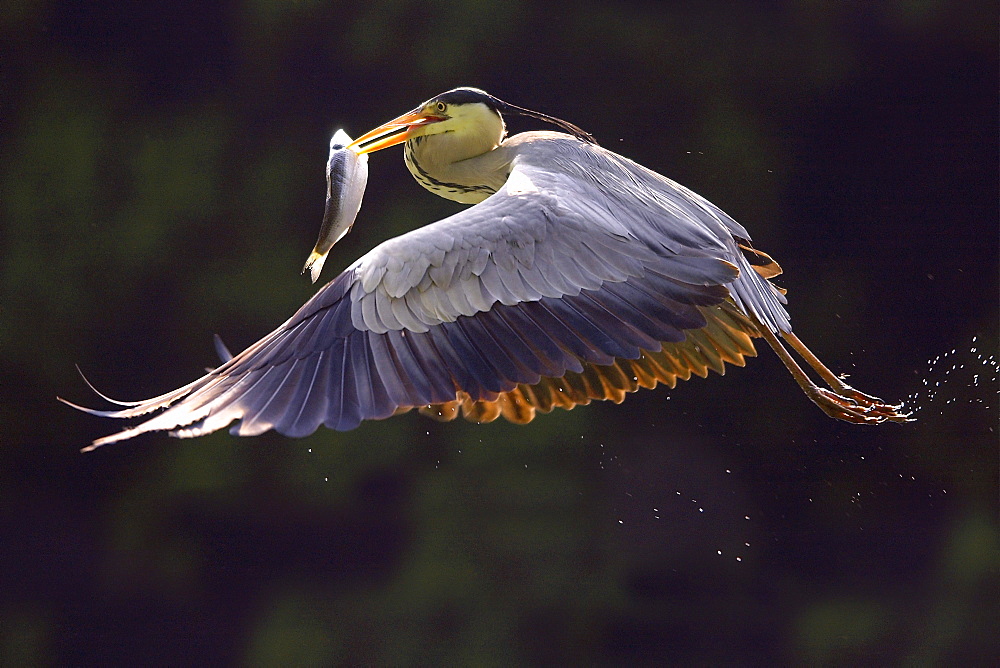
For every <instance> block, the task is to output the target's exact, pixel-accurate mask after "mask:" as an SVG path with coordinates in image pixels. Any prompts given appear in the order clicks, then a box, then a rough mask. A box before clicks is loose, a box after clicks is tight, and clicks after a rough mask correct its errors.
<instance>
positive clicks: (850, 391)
mask: <svg viewBox="0 0 1000 668" xmlns="http://www.w3.org/2000/svg"><path fill="white" fill-rule="evenodd" d="M781 338H783V339H785V341H787V342H788V345H790V346H791V347H792V350H794V351H795V352H797V353H798V354H799V356H800V357H801V358H802V359H804V360H805V361H806V363H808V364H809V366H811V367H812V368H813V369H815V370H816V373H818V374H819V377H820V378H822V379H823V382H825V383H826V384H827V385H829V386H830V388H831V389H833V390H834V391H835V392H837V394H842V395H844V396H846V397H850V398H851V399H854V400H855V401H857V402H858V403H859V404H863V405H874V404H884V403H885V402H884V401H882V400H881V399H879V398H878V397H873V396H870V395H868V394H865V393H864V392H862V391H860V390H856V389H854V388H853V387H851V386H850V385H848V384H847V383H845V382H844V380H843V379H842V378H840V377H839V376H837V375H836V374H835V373H833V372H832V371H830V369H828V368H827V367H826V365H825V364H823V363H822V362H820V361H819V358H818V357H816V355H814V354H813V352H812V351H811V350H809V349H808V348H806V345H805V344H804V343H802V340H801V339H799V337H797V336H795V334H793V333H792V332H782V333H781ZM893 408H900V406H893Z"/></svg>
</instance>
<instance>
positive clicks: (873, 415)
mask: <svg viewBox="0 0 1000 668" xmlns="http://www.w3.org/2000/svg"><path fill="white" fill-rule="evenodd" d="M845 389H846V390H847V391H846V392H845V393H844V394H838V393H837V392H834V391H832V390H827V389H825V388H822V387H817V386H813V388H812V391H807V392H806V395H807V396H808V397H809V398H810V399H811V400H812V402H813V403H814V404H816V405H817V406H819V407H820V409H821V410H822V411H823V412H824V413H826V414H827V415H829V416H830V417H832V418H837V419H838V420H844V421H845V422H853V423H854V424H878V423H880V422H887V421H888V422H912V421H913V419H912V418H911V417H910V414H909V413H903V412H902V408H903V407H902V405H901V404H899V405H893V404H887V403H886V402H884V401H883V400H881V399H879V398H878V397H873V396H870V395H868V394H865V393H864V392H860V391H858V390H855V389H854V388H852V387H846V388H845Z"/></svg>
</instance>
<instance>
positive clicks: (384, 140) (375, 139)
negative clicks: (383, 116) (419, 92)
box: [347, 109, 445, 155]
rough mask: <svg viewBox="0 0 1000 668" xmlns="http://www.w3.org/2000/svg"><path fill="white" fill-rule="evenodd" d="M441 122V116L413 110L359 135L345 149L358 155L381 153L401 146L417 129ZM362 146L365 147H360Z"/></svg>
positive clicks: (442, 118)
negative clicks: (397, 145) (398, 145)
mask: <svg viewBox="0 0 1000 668" xmlns="http://www.w3.org/2000/svg"><path fill="white" fill-rule="evenodd" d="M443 120H445V119H444V117H443V116H433V115H431V114H428V113H426V112H425V111H423V110H422V109H414V110H413V111H410V112H407V113H405V114H403V115H402V116H398V117H397V118H394V119H392V120H391V121H389V122H388V123H383V124H382V125H380V126H378V127H377V128H375V129H374V130H372V131H371V132H369V133H367V134H364V135H361V136H360V137H358V138H357V139H355V140H354V141H353V142H351V143H350V144H348V145H347V148H349V149H351V150H352V151H354V152H355V153H357V154H358V155H363V154H365V153H371V152H373V151H381V150H382V149H384V148H389V147H390V146H395V145H396V144H402V143H403V142H404V141H406V140H407V139H409V138H410V137H412V136H413V135H414V134H415V131H416V129H417V128H420V127H422V126H424V125H429V124H430V123H438V122H440V121H443ZM394 132H395V133H396V134H392V133H394ZM386 135H389V136H386ZM362 144H366V145H365V146H362Z"/></svg>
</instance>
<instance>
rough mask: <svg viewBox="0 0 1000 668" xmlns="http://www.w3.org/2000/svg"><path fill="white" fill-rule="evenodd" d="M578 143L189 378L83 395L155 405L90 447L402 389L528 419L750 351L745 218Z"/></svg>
mask: <svg viewBox="0 0 1000 668" xmlns="http://www.w3.org/2000/svg"><path fill="white" fill-rule="evenodd" d="M567 143H568V142H567ZM571 144H572V145H571V146H570V147H569V148H567V147H566V146H556V147H555V148H554V149H553V148H552V147H551V146H547V147H544V150H545V151H548V152H549V153H548V154H544V155H543V154H542V153H543V151H534V150H527V149H526V150H524V151H522V152H521V153H519V154H518V157H517V158H516V159H515V160H514V162H513V169H512V172H511V174H510V177H509V178H508V180H507V182H506V185H505V186H504V188H503V189H502V190H500V191H498V192H497V193H496V194H494V195H493V196H491V197H490V198H488V199H487V200H485V201H484V202H482V203H480V204H478V205H476V206H474V207H471V208H469V209H466V210H464V211H462V212H460V213H458V214H456V215H454V216H451V217H449V218H446V219H444V220H442V221H439V222H437V223H434V224H432V225H428V226H426V227H424V228H421V229H418V230H415V231H413V232H410V233H407V234H404V235H402V236H400V237H397V238H395V239H391V240H389V241H386V242H385V243H383V244H381V245H379V246H378V247H376V248H375V249H373V250H372V251H371V252H369V253H368V254H366V255H365V256H363V257H362V258H361V259H360V260H358V261H357V262H356V263H355V264H354V265H352V266H351V267H350V268H349V269H347V270H346V271H345V272H344V273H342V274H341V275H340V276H338V277H337V278H336V279H334V280H333V281H332V282H330V283H329V284H328V285H326V286H325V287H324V288H322V289H321V290H320V291H319V292H318V293H317V294H316V295H314V296H313V298H312V299H310V300H309V301H308V302H307V303H306V304H305V305H303V306H302V307H301V308H300V309H299V310H298V311H297V312H296V313H295V315H293V316H292V317H291V318H290V319H289V320H288V321H286V322H285V323H284V324H283V325H281V326H280V327H279V328H277V329H276V330H275V331H273V332H272V333H270V334H269V335H267V336H266V337H264V338H263V339H261V340H260V341H258V342H257V343H255V344H253V345H252V346H250V347H249V348H248V349H247V350H245V351H243V352H242V353H240V354H238V355H236V356H235V357H233V358H232V359H231V360H229V361H228V362H226V363H225V364H223V365H222V366H220V367H219V368H217V369H215V370H214V371H212V372H210V373H209V374H207V375H205V376H203V377H202V378H200V379H198V380H196V381H194V382H193V383H191V384H189V385H186V386H184V387H182V388H180V389H178V390H175V391H173V392H170V393H167V394H165V395H162V396H160V397H155V398H153V399H150V400H147V401H142V402H138V403H137V404H136V405H134V406H130V407H128V408H125V409H122V410H114V411H93V410H90V409H85V410H89V411H90V412H92V413H96V414H99V415H105V416H109V417H116V418H131V417H137V416H143V415H148V414H150V413H154V412H156V411H162V412H160V413H158V414H156V415H153V416H152V417H149V418H148V419H146V420H145V421H144V422H141V423H140V424H138V425H136V426H134V427H131V428H129V429H126V430H123V431H121V432H119V433H117V434H113V435H111V436H108V437H105V438H103V439H99V440H97V441H95V443H94V446H92V447H96V446H98V445H103V444H105V443H111V442H114V441H118V440H123V439H126V438H130V437H132V436H135V435H137V434H140V433H144V432H149V431H160V430H169V431H171V432H172V433H173V434H174V435H176V436H181V437H187V436H198V435H201V434H205V433H209V432H212V431H215V430H218V429H221V428H222V427H225V426H228V425H230V424H231V423H233V422H236V424H235V425H233V426H232V428H231V431H232V433H234V434H238V435H252V434H259V433H262V432H264V431H267V430H269V429H275V430H277V431H278V432H280V433H282V434H286V435H289V436H304V435H307V434H310V433H312V432H313V431H315V430H316V429H317V428H318V427H319V425H320V424H325V425H326V426H328V427H330V428H333V429H338V430H346V429H352V428H354V427H356V426H357V425H358V424H359V423H360V421H361V420H365V419H380V418H386V417H389V416H391V415H393V414H396V413H397V412H400V411H405V410H408V409H410V408H414V407H424V410H425V411H430V412H432V413H433V412H435V411H436V412H439V413H441V414H442V416H443V417H446V415H445V413H448V412H455V411H456V410H457V408H456V407H457V406H459V405H461V406H462V409H463V411H465V414H466V416H467V417H470V418H471V419H477V420H485V419H492V418H495V417H496V416H497V415H500V414H503V415H505V416H506V417H508V418H509V419H512V420H514V421H519V422H523V421H527V420H530V419H531V417H533V415H534V413H535V412H536V411H541V412H547V411H548V410H551V409H552V408H553V407H555V406H563V407H571V406H573V405H576V404H578V403H588V402H589V401H590V400H591V399H604V398H609V399H613V400H616V401H620V400H621V398H622V397H623V396H624V392H628V391H634V390H635V389H637V387H639V386H644V387H651V386H653V385H655V384H656V383H657V382H664V383H667V384H670V385H672V384H673V383H674V382H676V379H677V378H685V377H689V376H690V374H691V373H692V372H694V373H696V374H699V375H704V374H705V373H706V372H707V369H708V368H713V369H715V370H717V371H720V372H722V371H723V370H724V363H725V362H730V363H735V364H740V365H742V363H743V357H744V356H745V355H752V354H754V353H753V345H752V342H751V341H750V337H751V336H754V335H755V334H756V330H755V329H754V327H753V325H752V324H751V323H750V321H749V320H748V319H747V318H746V317H745V316H744V315H743V311H750V312H751V313H753V314H754V315H755V316H757V317H758V318H759V319H760V320H761V321H762V322H765V323H768V324H769V325H771V326H774V327H787V315H785V313H784V310H783V308H782V307H781V305H780V299H781V297H780V294H778V292H777V291H776V290H774V288H773V287H772V286H770V284H769V283H767V282H766V280H764V279H763V278H761V277H760V276H759V275H758V274H757V273H756V272H754V271H753V270H751V269H750V265H749V263H748V262H747V261H746V260H745V259H744V258H743V256H742V254H741V253H740V251H739V248H738V247H737V242H736V240H735V239H734V236H733V233H734V231H735V232H736V234H737V235H738V234H739V230H741V229H742V228H739V230H735V229H734V228H733V229H731V228H730V226H729V225H727V223H726V220H725V219H722V218H720V217H719V215H718V213H717V210H716V209H714V207H712V208H705V205H704V203H703V202H704V201H703V200H700V198H696V196H695V197H691V196H690V195H693V194H690V193H689V192H685V191H683V190H678V189H679V188H680V186H677V185H676V184H673V183H672V182H670V181H668V180H666V179H664V178H663V177H660V176H659V175H656V174H655V173H653V172H650V171H649V170H645V169H644V168H642V167H640V166H638V165H636V164H635V163H631V162H630V161H627V160H625V159H624V158H620V157H619V156H615V155H614V154H612V153H609V152H606V151H603V150H602V149H598V148H595V147H588V146H586V145H584V144H582V143H581V142H575V141H574V142H572V143H571ZM577 145H579V147H577ZM580 150H586V151H590V153H589V154H588V155H587V156H584V157H585V158H587V160H588V162H587V163H586V164H588V165H589V167H590V168H589V169H580V168H579V165H580V164H581V156H579V155H573V154H572V153H573V152H574V151H580ZM552 151H556V155H553V154H552ZM560 151H562V152H564V153H559V152H560ZM722 215H723V216H724V215H725V214H722ZM732 225H736V223H735V222H733V223H732ZM737 227H738V226H737ZM164 409H165V410H164ZM494 413H495V414H494ZM491 416H492V417H491Z"/></svg>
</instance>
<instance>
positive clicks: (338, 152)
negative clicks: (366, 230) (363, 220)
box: [302, 130, 368, 283]
mask: <svg viewBox="0 0 1000 668" xmlns="http://www.w3.org/2000/svg"><path fill="white" fill-rule="evenodd" d="M352 141H353V140H352V139H351V138H350V137H349V136H348V135H347V133H346V132H344V131H343V130H337V132H336V133H334V135H333V138H331V139H330V157H329V158H328V159H327V162H326V208H325V210H324V211H323V224H322V225H321V226H320V228H319V238H318V239H317V240H316V245H315V246H314V247H313V250H312V253H310V255H309V259H308V260H306V264H305V266H304V267H302V273H303V274H304V273H306V271H309V276H310V278H312V282H313V283H315V282H316V280H317V279H318V278H319V275H320V272H322V271H323V263H324V262H326V256H327V253H329V252H330V249H331V248H333V245H334V244H335V243H337V242H338V241H340V240H341V239H343V238H344V235H346V234H347V233H348V232H350V231H351V227H352V226H353V225H354V220H355V218H357V217H358V211H360V210H361V199H362V198H363V197H364V194H365V187H366V186H367V185H368V156H367V155H358V154H357V153H355V152H354V150H353V149H349V148H347V147H348V145H350V144H351V142H352Z"/></svg>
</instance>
